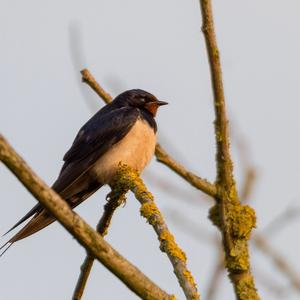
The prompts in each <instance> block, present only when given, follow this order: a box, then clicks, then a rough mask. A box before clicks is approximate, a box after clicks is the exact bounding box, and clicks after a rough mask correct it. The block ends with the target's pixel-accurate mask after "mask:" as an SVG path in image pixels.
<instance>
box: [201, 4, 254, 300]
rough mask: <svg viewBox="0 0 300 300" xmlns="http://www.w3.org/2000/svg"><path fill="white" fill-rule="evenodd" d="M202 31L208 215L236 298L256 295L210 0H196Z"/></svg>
mask: <svg viewBox="0 0 300 300" xmlns="http://www.w3.org/2000/svg"><path fill="white" fill-rule="evenodd" d="M200 7H201V13H202V22H203V25H202V31H203V33H204V37H205V42H206V48H207V53H208V57H209V66H210V73H211V79H212V87H213V94H214V107H215V115H216V118H215V136H216V145H217V153H216V162H217V178H216V184H217V191H218V195H217V197H215V199H216V202H217V204H216V206H215V207H214V208H213V209H212V210H211V211H210V217H211V219H212V221H213V222H214V224H215V225H217V226H218V227H219V229H220V230H221V232H222V236H223V246H224V250H225V257H226V259H225V263H226V267H227V270H228V273H229V276H230V279H231V281H232V283H233V286H234V290H235V294H236V297H237V299H252V300H256V299H259V296H258V293H257V290H256V288H255V285H254V278H253V275H252V273H251V271H250V260H249V250H248V239H249V237H250V233H251V230H252V228H253V227H254V226H255V212H254V210H253V209H251V208H250V207H249V206H242V205H241V204H240V201H239V198H238V194H237V189H236V184H235V180H234V178H233V165H232V161H231V156H230V149H229V148H230V147H229V128H228V120H227V115H226V106H225V96H224V88H223V80H222V70H221V63H220V57H219V49H218V45H217V40H216V35H215V30H214V22H213V13H212V4H211V1H210V0H200Z"/></svg>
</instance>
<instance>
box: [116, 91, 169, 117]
mask: <svg viewBox="0 0 300 300" xmlns="http://www.w3.org/2000/svg"><path fill="white" fill-rule="evenodd" d="M115 101H120V104H122V106H123V105H128V106H132V107H136V108H139V109H143V110H146V111H148V112H149V113H150V114H151V115H152V116H153V117H155V115H156V112H157V109H158V108H159V107H160V106H162V105H166V104H168V103H167V102H164V101H159V100H158V99H157V98H156V97H155V96H154V95H152V94H150V93H148V92H146V91H143V90H138V89H134V90H128V91H126V92H124V93H122V94H120V95H119V96H118V97H117V98H116V99H115Z"/></svg>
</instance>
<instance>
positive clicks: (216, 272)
mask: <svg viewBox="0 0 300 300" xmlns="http://www.w3.org/2000/svg"><path fill="white" fill-rule="evenodd" d="M220 249H221V248H220ZM223 272H224V254H223V253H222V252H221V250H220V251H219V252H218V256H217V260H216V262H215V268H214V269H213V273H212V276H211V279H210V282H209V286H208V290H207V295H206V300H214V299H215V298H216V292H217V291H218V287H219V285H220V281H221V277H222V274H223Z"/></svg>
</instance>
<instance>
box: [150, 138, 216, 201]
mask: <svg viewBox="0 0 300 300" xmlns="http://www.w3.org/2000/svg"><path fill="white" fill-rule="evenodd" d="M155 155H156V158H157V160H158V161H159V162H161V163H163V164H165V165H166V166H168V167H169V168H170V169H171V170H173V171H174V172H175V173H176V174H178V175H179V176H180V177H182V178H183V179H185V180H186V181H187V182H189V183H190V184H191V185H192V186H194V187H195V188H197V189H198V190H201V191H202V192H204V193H206V194H208V195H210V196H213V197H215V196H216V195H217V189H216V187H215V185H214V184H212V183H209V182H208V181H207V180H206V179H202V178H200V177H199V176H197V175H195V174H193V173H192V172H190V171H188V170H187V169H186V168H185V167H184V166H182V165H181V164H179V163H178V162H176V161H175V160H174V159H173V158H172V157H171V156H170V155H169V154H168V153H167V152H166V151H165V150H164V149H163V148H162V146H160V145H159V144H156V148H155Z"/></svg>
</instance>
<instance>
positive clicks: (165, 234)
mask: <svg viewBox="0 0 300 300" xmlns="http://www.w3.org/2000/svg"><path fill="white" fill-rule="evenodd" d="M159 240H160V242H161V249H162V251H164V252H166V253H169V254H171V255H172V256H173V257H177V258H178V259H180V260H181V261H183V262H186V255H185V253H184V252H183V251H182V250H181V249H180V248H179V247H178V245H177V244H176V242H175V239H174V236H173V235H172V234H171V233H170V232H169V231H167V230H163V231H162V233H161V234H160V235H159Z"/></svg>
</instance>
